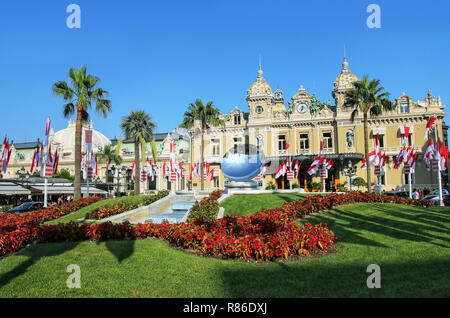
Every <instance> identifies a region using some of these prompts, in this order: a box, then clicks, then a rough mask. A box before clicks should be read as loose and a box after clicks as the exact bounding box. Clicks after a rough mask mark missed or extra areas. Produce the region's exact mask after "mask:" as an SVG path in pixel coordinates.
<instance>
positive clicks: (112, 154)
mask: <svg viewBox="0 0 450 318" xmlns="http://www.w3.org/2000/svg"><path fill="white" fill-rule="evenodd" d="M97 155H98V160H99V163H103V162H106V182H108V172H109V166H110V165H111V163H112V162H114V163H115V164H117V165H119V164H121V163H122V157H121V156H119V155H117V154H116V151H115V150H114V149H113V146H112V145H106V146H105V147H104V148H103V149H102V150H101V151H100V152H99V153H98V154H97Z"/></svg>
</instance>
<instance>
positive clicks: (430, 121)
mask: <svg viewBox="0 0 450 318" xmlns="http://www.w3.org/2000/svg"><path fill="white" fill-rule="evenodd" d="M436 119H437V117H430V119H429V120H428V123H427V127H426V128H425V135H423V139H427V135H428V132H429V131H430V128H431V126H433V124H434V122H435V121H436Z"/></svg>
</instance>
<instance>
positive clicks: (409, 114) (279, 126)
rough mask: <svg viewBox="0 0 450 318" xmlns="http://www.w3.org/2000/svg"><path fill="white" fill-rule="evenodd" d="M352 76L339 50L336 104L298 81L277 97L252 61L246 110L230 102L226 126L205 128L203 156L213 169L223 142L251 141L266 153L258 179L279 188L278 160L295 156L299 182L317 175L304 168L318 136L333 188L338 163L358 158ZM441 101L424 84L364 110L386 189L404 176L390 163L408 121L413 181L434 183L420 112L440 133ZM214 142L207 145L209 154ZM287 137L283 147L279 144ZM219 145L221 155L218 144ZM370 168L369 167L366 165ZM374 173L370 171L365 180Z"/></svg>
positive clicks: (360, 144) (359, 130)
mask: <svg viewBox="0 0 450 318" xmlns="http://www.w3.org/2000/svg"><path fill="white" fill-rule="evenodd" d="M357 80H358V78H357V76H356V75H355V74H353V73H352V72H351V71H350V68H349V63H348V61H347V59H346V58H344V61H343V63H342V68H341V72H340V74H339V75H338V76H337V78H336V80H335V81H334V85H333V87H332V90H331V96H332V97H333V100H334V103H335V105H331V103H330V102H321V101H320V100H319V99H318V98H317V97H316V96H315V95H313V94H311V93H309V92H308V91H307V90H306V89H305V88H304V87H303V86H300V88H299V91H298V92H297V93H296V94H295V95H294V96H292V98H291V99H290V101H287V105H286V106H285V105H284V101H285V99H284V97H283V93H282V91H281V90H280V89H277V90H276V91H275V92H273V91H272V89H271V87H270V86H269V84H268V83H267V82H266V80H265V79H264V77H263V71H262V69H261V66H260V67H259V69H258V72H257V77H256V81H255V82H254V83H253V84H251V86H250V88H249V89H248V90H247V97H246V101H247V107H248V111H243V110H241V109H239V108H238V107H235V108H234V109H233V110H232V111H231V112H230V114H222V115H221V118H222V119H223V120H224V122H225V126H224V127H223V128H222V127H216V128H212V129H209V130H208V131H207V133H206V135H205V159H206V161H207V162H210V163H211V165H212V167H213V168H214V171H220V157H221V156H223V155H224V154H225V153H226V152H227V151H228V150H229V149H230V148H232V147H233V146H234V145H236V144H239V143H249V144H254V145H258V146H259V147H260V150H262V151H263V152H264V154H265V155H266V157H267V158H268V160H269V161H270V167H269V169H268V174H267V175H266V177H265V178H264V181H263V183H264V186H265V185H267V184H268V183H269V182H274V183H275V184H276V185H277V187H278V188H287V187H288V183H287V180H286V179H284V180H281V179H279V180H275V179H274V174H275V171H276V170H277V168H278V165H279V162H280V161H283V160H286V159H287V158H291V159H294V160H299V163H301V165H302V168H301V173H300V175H299V178H298V180H297V183H298V184H299V186H300V187H304V188H306V189H309V190H311V183H312V182H314V181H319V178H318V176H313V177H312V178H311V177H309V175H307V174H306V170H307V169H308V168H309V166H310V164H311V161H312V159H313V158H314V157H315V155H316V154H317V153H318V152H319V147H320V146H319V144H320V141H323V144H324V150H323V153H326V154H327V155H328V157H329V158H332V159H333V160H334V161H335V162H336V164H335V166H334V167H333V169H332V170H331V171H330V174H329V178H328V180H327V188H328V189H334V188H336V185H337V184H338V183H344V182H345V181H349V180H348V178H347V177H346V175H345V169H346V168H347V167H348V166H349V165H351V166H354V165H357V164H358V162H359V161H360V160H361V159H362V158H363V154H364V139H363V135H364V134H363V126H362V114H361V113H359V114H357V115H356V117H355V119H354V121H352V120H351V113H352V112H353V110H354V109H353V107H345V106H344V101H345V92H346V91H348V90H349V89H351V88H352V87H353V83H354V82H355V81H357ZM444 108H445V106H444V105H443V104H442V100H441V98H440V97H438V98H436V97H434V96H432V94H431V92H430V91H429V92H428V94H427V96H426V97H425V99H424V100H422V101H417V102H413V101H412V99H411V98H410V97H409V96H407V95H406V94H402V95H401V96H400V97H399V98H397V99H396V100H395V109H394V110H393V111H390V112H384V113H383V114H382V115H381V116H379V117H373V118H369V126H370V129H369V131H370V146H369V148H370V150H372V149H373V148H374V138H375V135H376V134H377V133H378V134H379V136H380V139H381V140H382V141H381V142H382V144H383V145H382V151H385V152H386V155H387V156H388V157H389V160H388V168H387V169H386V170H387V171H386V175H385V176H384V177H382V178H381V180H379V182H380V185H381V186H382V188H383V189H385V190H392V189H398V188H403V187H405V176H404V175H403V174H402V171H401V169H399V170H392V169H390V168H391V167H392V165H393V160H394V157H395V156H396V155H397V154H398V153H399V151H400V146H401V140H402V133H403V132H402V129H403V126H409V127H410V128H411V129H410V133H411V138H410V139H411V145H412V146H414V147H415V149H418V152H419V162H418V164H417V167H416V173H415V174H414V175H413V182H414V183H415V184H416V185H418V186H419V187H420V186H421V187H434V186H435V185H437V177H436V173H435V174H434V175H433V174H432V173H430V172H428V171H426V169H425V165H424V163H423V160H422V157H423V153H424V150H425V149H424V144H425V140H424V139H423V135H424V131H425V126H426V123H427V120H428V119H429V117H431V116H437V117H438V121H437V123H438V135H439V138H440V139H441V140H442V139H443V138H444V137H445V139H444V140H445V142H446V129H447V127H446V125H445V123H444V122H443V119H444V116H445V113H444ZM443 127H444V128H443ZM200 142H201V140H200V136H196V137H195V138H194V141H193V147H194V148H193V157H194V158H193V161H194V162H199V161H200V153H199V151H196V150H195V149H200V148H195V147H199V145H200ZM213 143H214V149H215V151H214V153H215V155H214V156H212V155H211V153H212V152H211V151H212V149H213V146H212V144H213ZM286 143H288V144H289V148H288V149H287V150H285V145H286ZM218 148H219V149H220V156H218V155H217V149H218ZM372 174H373V168H372ZM358 176H360V177H362V178H364V179H365V171H364V170H363V171H361V169H360V164H358V166H357V174H356V176H354V177H358ZM373 180H376V179H375V176H373V177H372V181H373ZM225 181H226V180H225V178H224V177H223V175H222V173H218V174H217V175H216V176H215V181H214V182H209V181H207V183H206V187H221V188H222V187H223V186H224V182H225ZM195 187H200V182H196V181H194V188H195Z"/></svg>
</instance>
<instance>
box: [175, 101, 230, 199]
mask: <svg viewBox="0 0 450 318" xmlns="http://www.w3.org/2000/svg"><path fill="white" fill-rule="evenodd" d="M219 115H220V112H219V110H218V109H217V108H215V107H214V106H213V102H212V101H209V102H208V103H207V104H206V106H205V105H204V104H203V101H202V100H201V99H200V98H197V99H196V100H195V102H194V103H190V104H189V106H188V110H187V111H186V112H185V113H184V118H183V122H182V123H181V125H180V127H182V128H186V129H192V128H193V127H194V124H195V121H197V120H198V121H200V124H201V128H202V148H201V157H200V174H201V189H202V190H204V189H205V185H204V181H203V174H204V148H205V147H204V146H205V130H206V129H207V128H209V127H210V126H219V125H222V126H223V125H224V121H223V120H222V119H219Z"/></svg>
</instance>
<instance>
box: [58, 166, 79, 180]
mask: <svg viewBox="0 0 450 318" xmlns="http://www.w3.org/2000/svg"><path fill="white" fill-rule="evenodd" d="M56 175H57V176H58V177H60V178H63V179H67V180H70V181H73V180H75V176H74V175H72V174H70V172H69V170H67V169H61V170H59V171H58V173H57V174H56Z"/></svg>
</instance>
